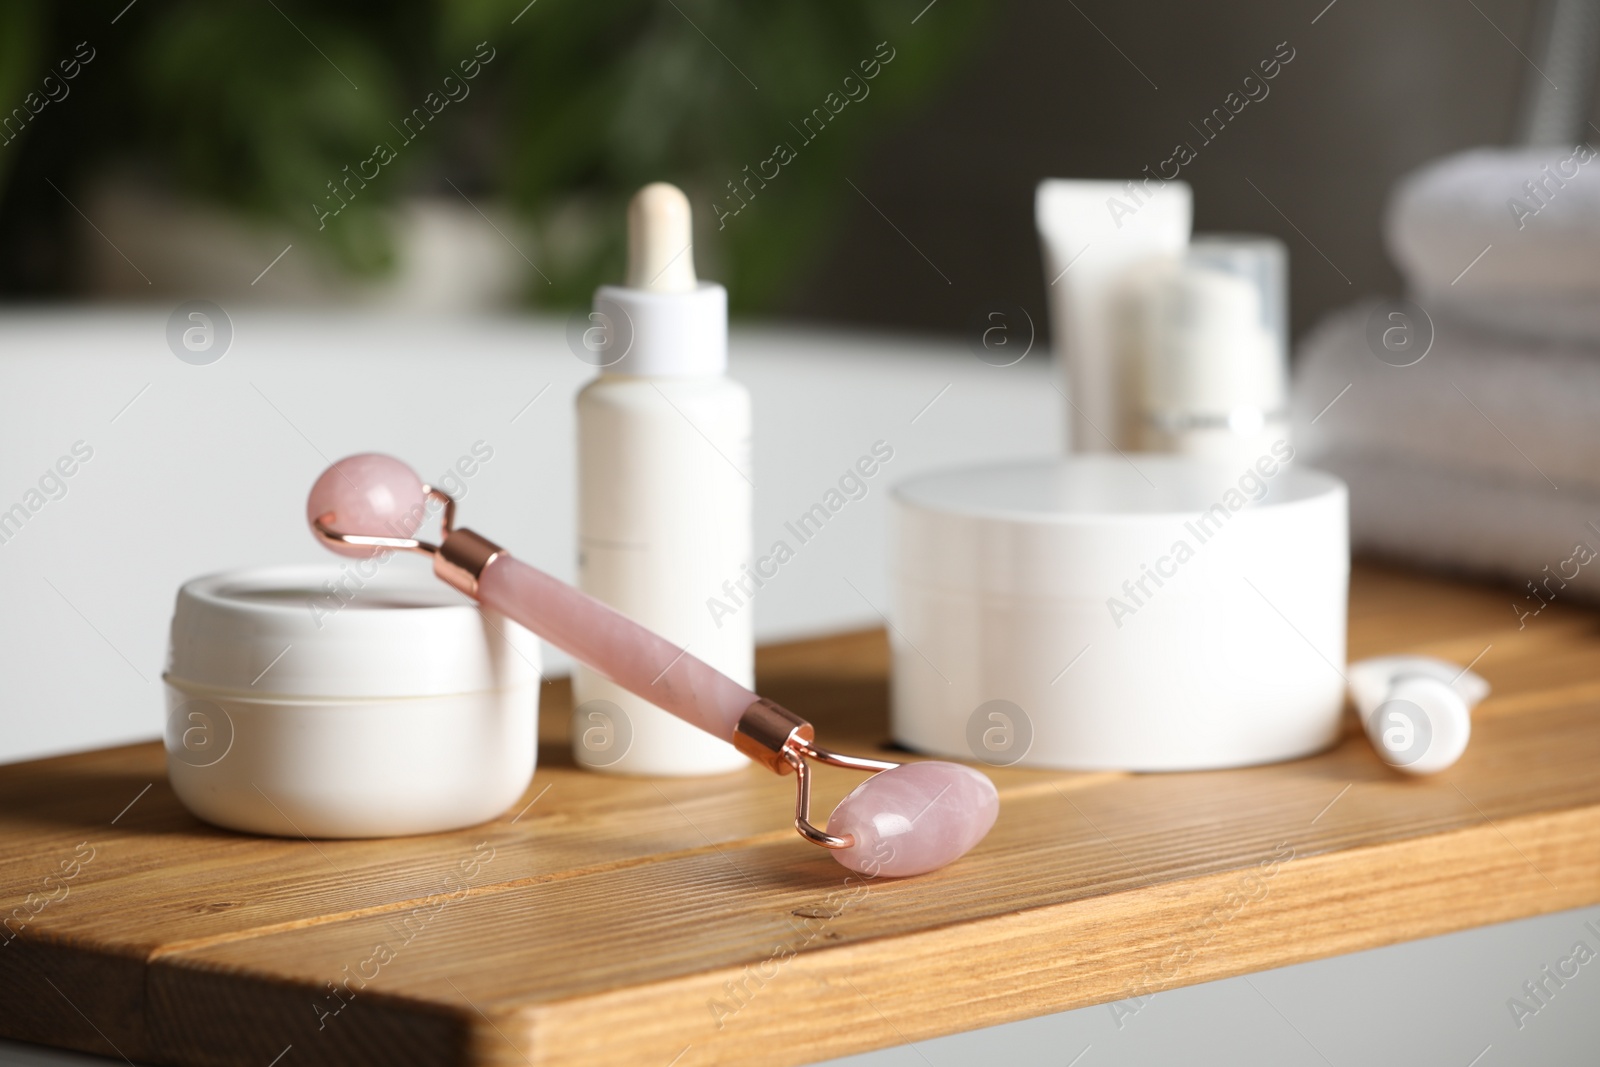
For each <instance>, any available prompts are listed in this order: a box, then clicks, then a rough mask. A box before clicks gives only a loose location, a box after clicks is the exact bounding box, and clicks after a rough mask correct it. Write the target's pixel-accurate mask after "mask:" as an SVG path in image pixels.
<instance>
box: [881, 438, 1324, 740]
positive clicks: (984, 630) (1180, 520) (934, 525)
mask: <svg viewBox="0 0 1600 1067" xmlns="http://www.w3.org/2000/svg"><path fill="white" fill-rule="evenodd" d="M1292 456H1293V450H1292V449H1291V448H1289V446H1288V445H1287V444H1285V443H1284V442H1278V444H1277V445H1275V446H1273V450H1270V451H1268V452H1267V453H1265V454H1264V455H1262V456H1261V457H1260V458H1258V459H1257V460H1256V461H1255V463H1254V464H1252V465H1244V464H1225V465H1219V464H1218V463H1216V462H1214V461H1207V460H1202V459H1197V458H1195V457H1188V456H1174V455H1153V454H1134V455H1130V456H1121V455H1080V456H1071V457H1067V458H1064V459H1050V460H1042V461H1036V462H1022V463H1014V464H1006V465H1000V466H989V467H975V468H967V469H960V470H952V471H946V472H940V473H933V474H928V475H924V476H921V477H917V478H914V479H912V480H910V481H908V482H905V483H903V484H901V485H900V486H898V487H897V488H896V489H895V492H894V500H895V508H894V512H895V525H896V529H895V535H894V536H895V559H894V569H893V578H892V581H893V590H894V593H893V595H894V617H895V623H896V625H895V626H894V627H893V628H891V644H892V648H893V664H894V666H893V683H892V711H891V720H892V727H893V733H894V738H895V740H896V741H898V742H900V743H901V744H903V745H906V746H908V747H910V748H912V749H915V750H917V751H919V752H927V753H932V754H936V755H941V756H953V757H957V758H961V759H978V760H980V761H983V762H986V763H990V764H994V765H1008V764H1017V765H1020V766H1038V767H1053V768H1061V769H1067V770H1141V771H1158V770H1160V771H1170V770H1199V769H1207V768H1215V767H1235V766H1244V765H1247V764H1254V763H1266V762H1271V761H1275V760H1285V759H1292V758H1295V757H1298V756H1303V755H1307V754H1309V753H1312V752H1316V751H1318V750H1320V749H1323V748H1326V747H1327V746H1329V745H1331V744H1332V743H1333V742H1334V741H1335V740H1336V739H1337V737H1338V736H1339V732H1340V717H1341V715H1342V712H1343V704H1344V689H1345V681H1344V676H1343V674H1342V673H1341V672H1342V671H1343V670H1344V665H1345V615H1346V605H1347V598H1348V592H1349V578H1350V555H1349V520H1348V510H1349V508H1348V494H1347V491H1346V489H1345V486H1344V483H1343V482H1341V481H1339V480H1338V479H1337V478H1334V477H1332V476H1331V475H1328V474H1325V473H1323V472H1320V471H1316V470H1311V469H1308V468H1306V467H1303V466H1300V465H1299V464H1295V463H1290V462H1288V460H1289V459H1291V458H1292Z"/></svg>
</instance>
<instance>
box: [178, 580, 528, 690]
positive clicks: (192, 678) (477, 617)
mask: <svg viewBox="0 0 1600 1067" xmlns="http://www.w3.org/2000/svg"><path fill="white" fill-rule="evenodd" d="M403 567H405V564H404V563H399V562H397V561H396V559H393V558H392V559H390V560H389V561H387V562H384V563H379V562H378V561H377V560H352V561H350V562H348V563H345V564H343V565H337V564H335V565H319V566H286V567H260V568H252V569H248V570H237V571H228V572H225V573H222V574H212V575H207V576H205V577H202V578H195V579H193V580H192V581H189V582H186V583H185V584H184V585H183V587H182V588H180V589H179V590H178V601H177V608H176V610H175V611H174V613H173V617H172V638H171V644H170V646H169V651H168V660H167V674H166V677H167V679H168V681H170V682H172V683H174V684H176V685H180V686H183V687H185V688H202V689H210V690H217V691H221V692H229V693H247V694H249V695H251V696H253V697H258V698H266V699H270V698H273V697H282V698H300V697H351V698H363V697H390V698H393V697H408V696H419V697H420V696H439V695H444V694H451V693H473V692H482V691H485V690H498V689H508V688H513V687H516V686H521V685H528V684H537V682H538V680H539V669H538V666H537V665H538V663H539V642H538V638H536V637H535V636H534V635H533V634H531V633H529V632H528V631H527V630H525V629H524V628H523V627H521V626H519V625H517V624H516V623H514V622H512V621H511V620H509V619H506V618H504V617H503V616H500V615H497V614H495V613H494V612H490V611H486V610H484V609H482V608H480V607H479V606H478V605H477V604H476V603H474V602H473V601H471V600H469V599H467V598H466V597H464V596H462V595H461V594H459V593H457V592H456V591H455V590H453V589H451V588H450V587H448V586H446V585H444V584H443V583H442V582H440V581H439V580H438V579H436V578H434V577H433V575H432V574H431V573H427V574H422V573H417V572H415V571H407V570H402V568H403Z"/></svg>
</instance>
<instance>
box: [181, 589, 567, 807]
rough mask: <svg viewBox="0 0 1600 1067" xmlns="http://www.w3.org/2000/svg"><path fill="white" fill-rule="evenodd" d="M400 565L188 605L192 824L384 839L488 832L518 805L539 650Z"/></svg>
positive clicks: (186, 783) (185, 715) (507, 624)
mask: <svg viewBox="0 0 1600 1067" xmlns="http://www.w3.org/2000/svg"><path fill="white" fill-rule="evenodd" d="M404 566H405V564H404V563H400V562H387V563H382V564H380V563H378V562H377V561H375V560H360V561H354V560H353V561H351V562H349V563H347V564H345V565H344V566H337V565H334V566H317V567H272V568H261V569H255V570H245V571H234V572H231V573H226V574H217V575H211V576H208V577H204V578H197V579H195V580H194V581H191V582H189V583H187V584H186V585H184V586H183V587H182V588H181V589H180V590H179V591H178V603H177V609H176V612H175V613H174V615H173V618H172V641H171V647H170V652H169V658H168V666H167V671H166V674H165V675H164V681H165V682H166V693H167V729H166V747H167V775H168V777H169V779H170V780H171V782H172V788H173V791H174V792H176V793H177V794H178V798H179V799H180V800H182V801H183V803H184V805H185V806H186V807H187V808H188V809H189V810H190V811H191V812H193V813H194V814H195V815H197V816H199V817H200V818H202V819H204V820H206V821H207V822H210V823H215V824H216V825H218V826H225V827H228V828H230V829H235V830H246V831H250V832H252V833H263V834H277V835H281V836H286V837H301V836H305V837H387V836H393V835H400V834H421V833H433V832H437V831H441V830H450V829H455V828H457V827H462V826H470V825H472V824H474V823H479V822H483V821H485V820H487V819H491V818H493V817H494V816H496V815H498V814H500V813H501V812H503V811H505V810H506V809H507V808H508V807H510V806H511V804H512V803H513V802H514V801H516V800H517V798H518V797H520V796H521V795H522V793H523V791H524V790H525V789H526V788H527V786H528V783H529V782H530V781H531V780H532V778H533V770H534V763H535V758H536V744H537V729H536V725H537V719H538V706H539V704H538V702H539V643H538V639H537V638H535V637H534V636H533V635H532V634H531V633H529V632H528V631H527V630H525V629H523V628H522V627H521V626H518V625H517V624H516V623H513V622H511V621H510V620H508V619H505V618H503V617H501V616H498V615H494V614H493V613H490V612H485V611H483V610H481V609H480V608H479V607H478V606H477V605H476V604H474V603H472V602H471V601H469V600H468V599H466V598H465V597H463V596H461V595H460V594H458V593H456V592H455V591H454V590H452V589H450V588H449V587H447V586H445V585H444V584H443V583H441V582H439V581H438V580H437V579H435V578H434V577H433V576H432V575H429V574H418V573H415V572H408V573H402V572H401V568H402V567H404ZM333 589H338V590H339V591H338V592H337V593H334V592H332V590H333Z"/></svg>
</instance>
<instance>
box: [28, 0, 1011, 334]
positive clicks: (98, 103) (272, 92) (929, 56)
mask: <svg viewBox="0 0 1600 1067" xmlns="http://www.w3.org/2000/svg"><path fill="white" fill-rule="evenodd" d="M924 2H925V0H767V2H766V3H761V4H756V3H744V2H737V0H586V2H575V0H534V2H533V3H531V4H530V3H528V0H456V2H452V3H446V2H441V0H397V2H394V3H388V4H380V3H377V2H371V0H330V2H326V3H321V4H311V3H309V2H306V0H296V2H290V0H227V2H218V0H178V2H175V3H168V4H163V5H143V4H141V5H139V6H138V7H135V8H132V9H131V10H129V11H127V12H126V13H125V17H123V18H121V19H120V22H119V25H118V26H117V27H116V29H117V35H116V37H115V38H112V37H111V36H110V35H109V34H108V35H107V36H106V37H105V39H104V41H103V42H102V41H96V42H95V44H96V47H99V48H101V50H102V54H105V53H113V54H114V55H115V57H116V58H114V59H112V61H111V62H109V63H106V64H104V67H106V68H111V69H109V70H105V69H102V70H97V71H96V73H97V74H103V75H105V76H107V77H114V78H116V79H117V81H118V82H119V83H122V84H119V86H118V91H117V92H116V93H115V94H111V93H102V94H101V95H99V96H94V95H92V94H85V96H84V98H83V99H81V100H79V101H77V102H76V103H77V104H78V106H79V107H80V108H89V107H98V108H100V109H101V110H103V111H105V112H106V113H107V114H111V113H115V114H116V115H117V116H118V119H119V121H121V120H123V119H128V120H131V122H130V128H129V129H127V130H125V131H124V132H123V134H122V136H120V137H112V138H109V139H102V141H101V142H99V143H97V145H96V146H95V147H94V148H90V147H86V146H78V147H74V148H73V149H72V150H71V151H68V152H66V153H65V154H66V157H67V158H68V159H69V160H72V161H73V162H74V163H75V164H76V165H77V166H79V167H80V168H82V169H87V168H89V167H91V166H99V165H100V164H102V163H103V162H105V157H106V156H107V155H113V156H116V157H118V158H127V157H132V158H134V159H135V160H137V161H139V162H142V163H143V164H144V165H145V168H146V169H147V170H148V169H154V170H155V171H156V172H157V173H159V174H160V175H161V180H162V181H163V182H164V183H166V184H168V185H169V186H171V187H173V188H175V189H176V190H178V191H180V192H182V193H184V194H187V195H190V196H193V197H197V198H201V199H204V200H208V201H211V202H215V203H220V204H223V205H226V206H228V207H230V208H231V209H233V210H235V211H237V212H239V213H241V214H243V215H244V216H246V217H249V218H252V219H256V220H260V221H263V222H267V223H274V224H280V225H285V224H286V225H288V226H290V227H292V228H294V229H295V230H296V231H298V232H300V233H301V234H302V236H303V239H304V240H305V241H306V243H307V244H308V245H311V246H314V247H322V248H324V249H325V250H326V252H327V254H328V255H330V256H332V257H335V258H336V259H337V261H338V262H340V263H342V264H343V265H344V266H345V267H346V268H348V269H350V270H352V271H358V272H367V273H373V272H381V271H383V270H384V269H386V268H387V267H389V266H391V265H392V262H393V256H394V251H393V242H392V238H391V234H390V229H389V227H390V225H391V223H390V219H391V217H392V216H391V211H390V209H391V208H392V207H393V205H395V203H396V202H397V201H398V200H400V199H401V198H403V197H406V196H409V195H413V194H419V193H422V194H437V195H443V196H456V195H457V194H458V193H460V194H461V195H470V196H472V198H473V200H474V202H475V203H477V202H480V201H479V200H478V197H479V196H480V195H481V196H484V197H487V198H489V199H490V200H491V201H495V202H504V203H509V204H510V205H512V206H513V207H514V208H516V209H517V211H518V212H519V213H520V214H521V215H522V216H523V217H524V218H525V219H526V221H527V223H528V225H529V227H530V229H531V231H532V232H533V233H534V235H535V245H534V247H533V248H530V249H527V251H528V252H529V253H530V255H531V256H532V258H533V259H534V260H535V261H536V262H537V263H538V264H539V266H540V269H541V270H542V272H543V274H544V276H545V278H548V281H546V280H545V278H538V277H536V278H535V279H534V280H533V282H532V283H531V286H530V292H529V298H530V300H532V301H534V302H536V303H539V304H544V305H554V306H565V305H580V304H582V303H585V302H587V300H588V299H589V296H590V293H591V292H592V291H593V288H594V286H595V285H596V284H598V283H600V282H602V281H608V280H615V279H617V278H619V277H620V276H621V273H622V268H623V258H624V254H625V234H624V232H623V219H624V212H623V206H624V204H625V202H626V200H627V197H628V196H629V195H631V193H632V192H633V190H634V189H636V188H637V187H638V186H640V185H642V184H644V183H646V182H649V181H654V180H668V181H673V182H676V183H677V184H679V185H681V186H682V187H683V188H684V189H685V191H686V192H688V193H689V196H690V200H691V203H692V204H693V205H694V208H695V212H696V216H697V219H696V231H697V238H696V246H695V255H696V258H697V260H698V262H699V264H700V266H701V269H702V273H704V274H706V275H707V276H713V275H714V276H716V277H718V278H719V279H720V280H722V281H724V282H725V283H726V284H727V285H728V288H729V291H730V296H731V297H732V299H733V302H734V305H735V306H736V307H738V308H740V309H752V308H759V307H762V306H770V305H771V304H772V303H774V302H775V301H776V300H777V299H778V298H779V297H780V296H781V294H782V293H783V292H784V291H785V285H786V283H787V282H788V281H790V280H791V279H793V277H794V276H795V273H796V272H797V271H799V270H802V269H803V268H804V266H805V265H806V263H807V261H808V260H809V259H810V258H811V257H812V256H813V255H814V254H815V253H816V252H817V251H819V250H820V247H821V245H822V242H823V240H824V239H825V237H826V236H827V234H828V232H829V223H830V219H831V218H832V217H833V216H834V215H835V214H836V213H837V212H836V209H837V208H838V206H839V204H840V202H841V200H842V199H843V198H846V197H852V196H854V194H853V193H852V192H851V191H850V188H849V186H848V185H847V184H846V182H845V180H844V177H845V172H846V171H847V170H848V169H849V167H850V166H851V165H852V164H854V163H855V162H856V161H857V160H859V159H860V158H861V155H862V154H863V150H864V147H865V146H866V145H867V144H868V143H869V141H870V139H871V138H872V137H873V136H874V135H875V134H877V133H878V132H879V131H881V130H883V129H884V128H885V125H886V123H887V122H888V121H889V120H890V119H892V118H893V117H894V116H895V115H896V114H898V113H900V112H902V111H903V110H904V109H905V108H906V107H907V105H909V104H912V103H914V102H916V101H917V100H919V99H922V98H924V97H925V96H926V95H927V94H928V93H929V92H930V91H931V90H932V89H934V88H935V87H936V86H937V84H938V82H939V80H940V78H941V76H942V75H945V74H947V73H948V72H949V71H951V70H952V69H954V67H955V65H956V63H957V61H958V60H959V59H960V58H961V57H962V56H963V55H964V54H965V53H967V52H968V51H969V50H970V49H971V47H972V44H973V42H974V40H975V38H976V36H977V31H978V30H979V28H980V25H981V23H982V21H983V19H984V14H983V12H982V10H981V8H980V6H979V5H975V4H972V3H970V2H965V3H963V2H960V0H945V2H944V3H939V4H937V5H936V6H931V7H929V8H927V9H924V8H923V3H924ZM112 6H115V7H118V8H120V7H121V6H122V0H116V2H115V3H114V4H113V5H112ZM919 11H920V14H919ZM66 17H67V16H65V15H63V14H61V13H59V12H58V11H57V10H56V9H55V8H54V7H51V8H44V7H42V6H40V5H39V4H37V3H34V2H31V0H6V2H5V3H3V4H0V93H6V94H9V95H7V96H4V97H0V100H10V99H15V98H17V97H19V96H20V95H21V94H22V93H24V92H26V89H27V83H28V82H29V80H30V79H32V78H33V77H35V75H36V74H38V73H40V72H42V71H43V69H44V68H45V67H46V66H47V65H48V63H49V62H50V61H51V56H50V54H49V48H50V47H52V46H53V42H55V41H57V40H60V39H64V37H65V36H66V35H68V33H69V32H71V33H76V32H78V31H77V29H76V28H74V29H73V30H72V31H64V30H60V29H59V28H57V29H55V30H51V28H50V27H48V26H44V27H41V25H40V23H41V21H44V22H48V21H49V20H51V19H65V18H66ZM108 18H109V16H108ZM913 19H915V20H916V21H915V22H913ZM76 21H77V23H79V24H81V23H82V22H83V17H82V14H81V12H80V13H79V14H78V15H77V16H76ZM479 42H487V43H488V45H489V47H490V48H492V49H493V50H494V59H493V61H492V62H490V63H487V64H485V65H484V67H483V70H482V73H481V75H480V76H479V77H478V78H476V79H475V80H473V81H472V82H471V85H470V88H471V94H470V96H469V97H468V98H466V99H464V100H461V101H460V102H459V103H453V104H451V105H450V106H449V108H448V109H447V110H445V111H443V112H442V113H440V114H439V116H438V121H437V122H435V123H433V124H430V125H429V126H428V127H427V128H426V129H425V130H424V132H423V133H422V134H420V135H419V136H417V137H416V138H415V140H414V141H411V142H410V143H405V141H404V138H403V137H402V136H400V134H399V132H398V126H399V124H400V123H401V121H402V120H403V118H404V117H405V116H406V115H408V114H410V113H411V112H412V109H413V108H415V107H418V106H421V105H423V102H424V99H425V98H426V97H427V95H428V94H429V93H439V92H441V83H442V81H443V79H444V78H445V76H446V75H449V74H458V73H459V72H458V63H459V62H460V61H461V60H463V59H470V58H471V57H472V55H473V53H474V50H475V49H476V48H477V46H478V44H479ZM880 42H887V47H888V48H890V49H892V50H893V54H894V59H893V62H892V63H890V64H888V65H886V66H884V67H883V69H882V70H881V72H880V73H879V75H878V76H877V77H876V78H875V79H873V80H871V81H870V83H868V86H869V88H870V94H869V95H866V96H865V97H864V98H862V99H859V100H858V101H856V102H853V103H850V104H849V105H848V107H846V108H844V109H843V110H842V111H840V113H839V114H838V115H837V116H836V118H835V120H834V121H832V122H830V123H829V124H828V125H827V127H826V129H825V130H824V131H823V132H822V133H820V134H818V135H816V136H815V138H814V140H810V141H806V140H805V139H804V138H803V137H802V136H801V135H800V134H799V132H798V128H799V127H800V125H801V123H802V121H803V119H804V118H805V117H806V116H807V115H810V114H811V113H812V111H813V109H814V108H818V107H822V106H824V101H825V99H826V98H827V97H828V94H830V93H834V94H837V95H836V99H837V98H838V96H842V95H843V94H844V89H843V88H842V84H843V81H844V79H845V78H846V77H847V76H852V75H853V76H855V77H856V78H857V80H858V82H859V81H860V80H861V72H860V71H859V70H858V64H859V63H860V62H861V61H863V60H871V59H872V58H873V56H874V51H875V49H876V48H877V47H878V46H879V44H880ZM0 106H4V105H0ZM75 122H76V123H77V126H76V128H78V129H81V128H83V127H84V126H85V125H90V126H92V125H93V124H92V122H88V123H86V120H85V118H84V117H83V116H82V115H80V116H78V117H77V118H76V120H75ZM780 142H787V143H788V144H789V145H791V146H792V147H793V148H794V149H795V150H797V152H796V155H797V158H796V159H795V160H794V161H793V162H792V163H790V164H789V165H786V166H784V167H783V168H782V172H781V174H780V175H779V176H778V177H777V178H775V179H773V180H771V181H770V182H768V183H767V184H766V186H765V187H764V188H761V187H759V186H752V188H757V189H759V191H758V193H757V195H756V197H755V199H753V200H751V201H750V203H749V205H748V206H747V207H746V208H745V209H744V210H743V211H741V212H740V214H739V215H738V216H737V217H736V218H729V219H727V220H725V225H724V226H723V227H722V228H721V229H720V230H719V228H718V225H717V217H716V215H717V213H716V211H715V209H714V206H713V205H714V204H716V203H724V202H735V203H736V201H730V200H729V198H730V192H729V190H728V183H729V182H733V181H742V180H743V179H744V178H745V177H746V176H747V174H748V172H746V171H745V168H746V167H747V166H748V167H750V168H751V169H752V170H754V169H755V168H756V167H757V166H758V164H760V163H761V161H763V160H765V159H768V158H769V157H770V156H771V155H772V153H773V150H774V146H775V145H776V144H778V143H780ZM378 143H387V144H389V145H392V146H394V147H395V148H396V149H397V152H396V158H395V160H394V162H393V163H392V164H390V165H386V166H384V167H383V168H382V173H381V174H380V176H379V177H378V178H375V179H372V180H371V181H369V182H368V183H367V184H366V185H365V186H364V187H362V188H361V191H360V194H359V195H358V196H356V197H354V198H352V199H350V202H349V204H348V206H347V207H345V208H344V209H343V210H341V211H340V212H339V213H338V215H337V216H336V217H334V218H328V219H323V220H320V221H319V213H318V208H317V207H316V206H315V205H317V204H331V203H335V201H334V200H333V199H332V195H333V194H332V193H331V191H330V187H329V183H338V182H340V181H341V180H342V179H343V178H344V177H345V176H346V174H347V173H348V172H347V171H346V170H345V169H344V168H346V167H350V168H352V169H354V168H355V167H356V165H357V164H358V163H359V162H360V161H362V160H365V159H367V158H369V157H370V156H371V155H372V153H373V150H374V146H375V145H376V144H378ZM108 145H109V146H110V150H108ZM19 146H20V148H21V149H22V151H24V152H25V151H27V149H28V146H27V144H26V143H24V142H23V141H21V140H19V142H18V144H17V145H15V146H12V148H11V149H8V151H15V149H16V148H17V147H19ZM96 150H99V152H100V155H99V156H98V157H97V156H96ZM53 154H54V155H55V156H61V155H62V154H63V152H62V151H61V150H57V151H55V152H54V153H53ZM14 162H15V161H14V159H13V158H9V157H0V181H3V180H4V177H5V174H6V168H7V167H9V166H11V165H13V163H14ZM447 179H448V181H447ZM742 188H743V187H741V189H742Z"/></svg>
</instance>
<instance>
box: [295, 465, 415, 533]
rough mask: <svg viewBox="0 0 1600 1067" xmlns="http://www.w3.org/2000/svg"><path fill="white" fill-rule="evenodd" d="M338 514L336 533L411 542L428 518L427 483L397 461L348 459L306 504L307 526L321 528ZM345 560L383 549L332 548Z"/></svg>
mask: <svg viewBox="0 0 1600 1067" xmlns="http://www.w3.org/2000/svg"><path fill="white" fill-rule="evenodd" d="M329 512H332V513H333V515H334V521H333V522H332V523H331V524H330V525H332V526H333V528H334V529H335V530H337V531H338V532H340V533H345V534H364V535H367V536H369V537H410V536H412V535H413V534H415V533H416V532H417V527H419V526H421V525H422V520H423V519H424V518H425V517H426V516H427V498H426V497H425V496H424V494H423V491H422V479H421V478H418V477H417V474H416V472H415V471H413V470H412V469H411V468H410V467H408V466H406V465H405V464H404V463H402V462H400V461H399V460H398V459H395V458H394V457H393V456H385V455H380V454H379V453H377V452H362V453H360V454H358V455H354V456H346V457H345V458H344V459H341V460H340V461H339V462H337V463H335V464H334V465H333V466H331V467H329V468H328V469H327V470H325V471H323V472H322V477H320V478H318V479H317V484H315V485H313V486H312V487H311V496H310V497H308V498H307V500H306V521H307V522H310V523H315V522H316V520H317V519H318V518H320V517H322V516H323V515H326V514H328V513H329ZM327 547H328V548H330V549H332V550H333V551H335V552H337V553H339V554H340V555H341V556H353V557H355V558H356V559H364V558H367V557H369V556H375V555H377V554H378V553H379V552H382V551H383V549H381V548H371V547H362V546H360V545H340V544H329V545H328V546H327Z"/></svg>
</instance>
